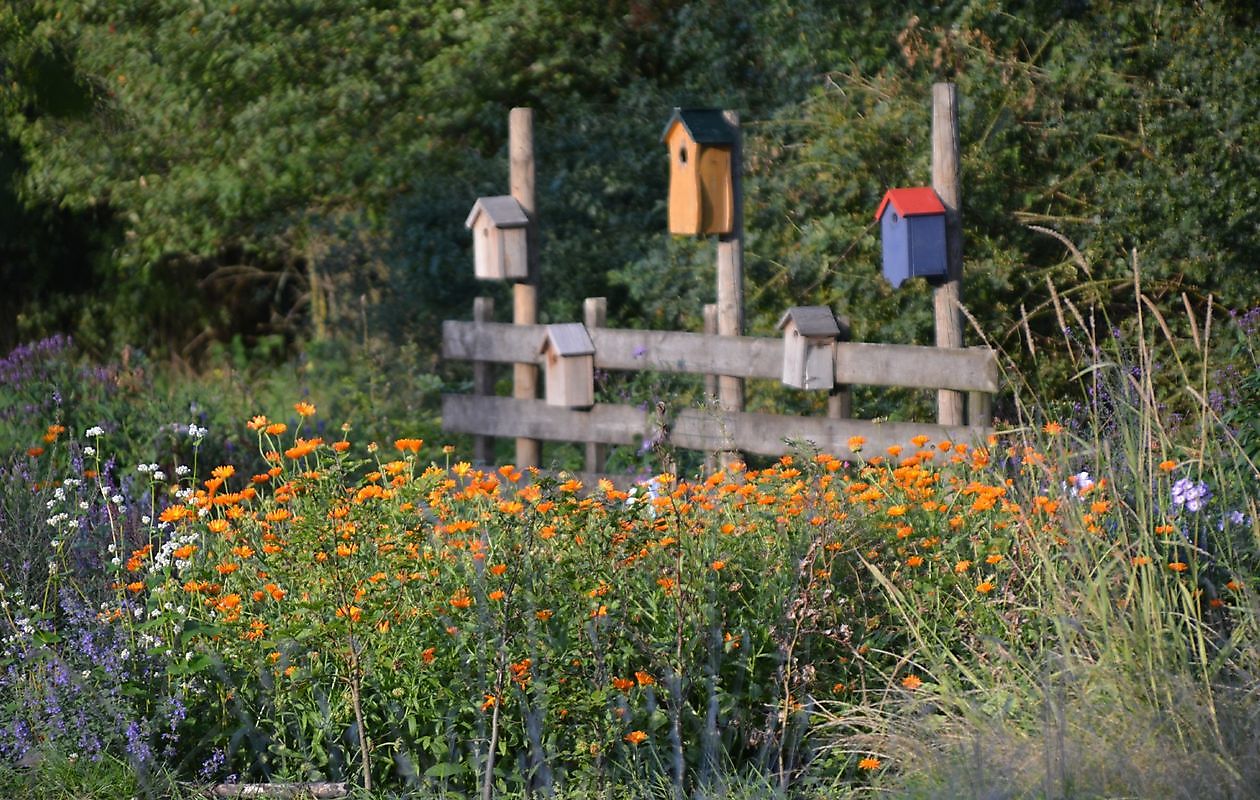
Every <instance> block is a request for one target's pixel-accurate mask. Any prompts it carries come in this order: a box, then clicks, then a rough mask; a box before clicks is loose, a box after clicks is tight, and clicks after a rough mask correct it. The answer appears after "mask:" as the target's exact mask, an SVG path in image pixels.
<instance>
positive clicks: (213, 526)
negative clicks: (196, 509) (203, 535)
mask: <svg viewBox="0 0 1260 800" xmlns="http://www.w3.org/2000/svg"><path fill="white" fill-rule="evenodd" d="M229 527H231V526H230V525H229V524H228V521H227V520H225V519H212V520H210V521H209V522H207V523H206V528H207V529H208V530H209V531H210V532H211V533H223V532H225V531H227V529H228V528H229Z"/></svg>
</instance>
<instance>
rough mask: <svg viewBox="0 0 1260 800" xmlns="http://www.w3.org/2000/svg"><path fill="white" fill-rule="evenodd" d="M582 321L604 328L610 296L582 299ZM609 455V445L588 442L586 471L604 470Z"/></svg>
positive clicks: (588, 324)
mask: <svg viewBox="0 0 1260 800" xmlns="http://www.w3.org/2000/svg"><path fill="white" fill-rule="evenodd" d="M582 322H583V324H585V325H586V327H587V330H593V329H595V328H602V327H604V325H605V324H607V322H608V298H607V297H588V298H586V299H585V300H583V301H582ZM607 457H608V445H604V444H599V443H598V442H587V443H586V471H587V472H590V473H594V474H599V473H601V472H603V471H604V461H605V459H607Z"/></svg>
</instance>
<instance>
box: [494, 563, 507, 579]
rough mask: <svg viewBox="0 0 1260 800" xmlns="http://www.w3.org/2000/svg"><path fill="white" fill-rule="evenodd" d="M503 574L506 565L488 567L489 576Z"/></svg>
mask: <svg viewBox="0 0 1260 800" xmlns="http://www.w3.org/2000/svg"><path fill="white" fill-rule="evenodd" d="M505 572H507V564H495V565H494V566H492V567H490V574H491V575H495V576H498V575H502V574H503V573H505Z"/></svg>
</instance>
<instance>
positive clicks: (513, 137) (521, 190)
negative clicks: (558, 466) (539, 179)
mask: <svg viewBox="0 0 1260 800" xmlns="http://www.w3.org/2000/svg"><path fill="white" fill-rule="evenodd" d="M508 160H509V166H510V176H509V185H510V188H511V194H512V197H514V198H516V202H518V203H520V204H521V208H522V209H524V211H525V216H527V217H529V228H528V229H527V232H526V242H527V244H526V248H527V253H528V256H527V260H528V262H529V278H528V279H526V280H524V281H520V282H519V283H516V284H515V285H513V287H512V324H514V325H534V324H536V323H537V322H538V284H539V269H538V212H537V206H536V203H535V199H534V111H533V109H530V108H514V109H512V111H511V112H510V113H509V114H508ZM512 396H513V397H515V398H517V399H518V400H534V399H536V398H537V397H538V365H537V364H535V363H533V362H529V363H518V364H514V365H513V367H512ZM541 462H542V443H541V442H539V441H538V440H537V439H524V438H518V439H517V440H516V466H518V467H536V466H538V465H539V464H540V463H541Z"/></svg>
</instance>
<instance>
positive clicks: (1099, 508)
mask: <svg viewBox="0 0 1260 800" xmlns="http://www.w3.org/2000/svg"><path fill="white" fill-rule="evenodd" d="M1110 510H1111V501H1109V500H1095V501H1094V502H1092V503H1090V504H1089V512H1090V513H1091V514H1106V513H1107V512H1108V511H1110Z"/></svg>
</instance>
